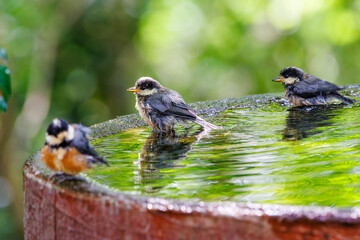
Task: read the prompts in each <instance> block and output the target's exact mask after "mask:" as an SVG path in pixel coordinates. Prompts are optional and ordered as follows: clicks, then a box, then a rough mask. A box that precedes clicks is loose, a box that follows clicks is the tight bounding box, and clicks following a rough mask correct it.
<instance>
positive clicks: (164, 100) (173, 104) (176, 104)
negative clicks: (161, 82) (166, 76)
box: [144, 89, 197, 120]
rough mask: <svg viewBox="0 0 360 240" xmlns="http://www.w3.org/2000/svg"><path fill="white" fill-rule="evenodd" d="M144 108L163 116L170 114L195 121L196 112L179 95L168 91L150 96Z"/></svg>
mask: <svg viewBox="0 0 360 240" xmlns="http://www.w3.org/2000/svg"><path fill="white" fill-rule="evenodd" d="M144 106H145V107H146V108H149V109H151V110H154V111H157V112H159V113H163V114H170V115H173V116H177V117H180V118H185V119H189V120H195V119H196V118H197V116H196V114H195V113H194V111H193V110H192V109H191V108H189V106H188V105H186V103H185V102H184V100H183V99H182V97H181V96H180V94H179V93H177V92H175V91H173V90H170V89H166V90H165V91H164V92H163V93H160V94H156V95H152V96H149V97H148V98H147V99H146V100H145V101H144Z"/></svg>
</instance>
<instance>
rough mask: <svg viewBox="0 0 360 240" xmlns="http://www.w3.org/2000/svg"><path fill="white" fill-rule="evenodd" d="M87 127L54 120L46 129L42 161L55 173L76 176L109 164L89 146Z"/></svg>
mask: <svg viewBox="0 0 360 240" xmlns="http://www.w3.org/2000/svg"><path fill="white" fill-rule="evenodd" d="M88 132H89V129H88V128H87V127H84V126H82V125H80V124H68V123H67V122H65V121H64V120H62V119H57V118H56V119H54V120H53V121H52V122H51V123H50V125H49V126H48V128H47V132H46V141H45V146H44V147H43V149H42V150H41V154H42V161H43V162H44V163H45V165H46V166H47V167H48V168H49V169H51V170H52V171H55V172H62V173H65V174H69V175H76V174H78V173H79V172H82V171H84V170H86V169H89V168H91V167H92V166H93V165H94V164H96V165H102V164H105V165H108V166H109V164H108V163H107V162H106V161H105V160H104V159H103V158H102V157H100V156H99V155H98V153H97V152H96V151H95V149H94V148H93V147H92V146H91V145H90V143H89V140H88V139H87V137H86V134H87V133H88Z"/></svg>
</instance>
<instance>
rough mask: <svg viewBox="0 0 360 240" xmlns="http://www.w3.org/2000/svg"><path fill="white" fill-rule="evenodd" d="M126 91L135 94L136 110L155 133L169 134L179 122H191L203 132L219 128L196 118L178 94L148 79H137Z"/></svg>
mask: <svg viewBox="0 0 360 240" xmlns="http://www.w3.org/2000/svg"><path fill="white" fill-rule="evenodd" d="M128 91H130V92H134V93H135V95H136V105H135V107H136V109H137V110H138V111H139V114H140V116H141V117H142V118H143V119H144V120H145V122H146V123H147V124H149V125H150V126H151V127H152V128H153V129H154V131H155V132H165V133H171V132H172V131H173V126H174V125H175V124H176V123H177V122H179V121H192V122H194V123H197V124H199V125H200V126H202V127H203V128H204V130H211V129H220V128H221V127H218V126H215V125H213V124H211V123H208V122H207V121H205V120H204V119H202V118H200V117H199V116H197V115H196V114H195V112H194V111H193V110H192V109H191V108H190V107H189V106H188V105H186V103H185V102H184V100H183V98H182V97H181V96H180V94H179V93H177V92H176V91H173V90H171V89H168V88H165V87H163V86H161V84H160V83H159V82H158V81H156V80H154V79H152V78H150V77H142V78H139V79H138V80H137V81H136V83H135V87H132V88H129V89H128Z"/></svg>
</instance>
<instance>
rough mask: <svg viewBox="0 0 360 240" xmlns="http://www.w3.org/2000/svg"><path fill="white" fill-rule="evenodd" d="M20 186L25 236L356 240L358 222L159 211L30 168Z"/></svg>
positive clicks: (359, 228) (31, 239)
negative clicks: (75, 188) (71, 186)
mask: <svg viewBox="0 0 360 240" xmlns="http://www.w3.org/2000/svg"><path fill="white" fill-rule="evenodd" d="M24 190H25V206H24V228H25V229H24V230H25V239H27V240H39V239H46V240H49V239H56V240H62V239H77V240H82V239H84V240H85V239H86V240H91V239H307V240H310V239H360V225H359V223H356V222H355V223H341V222H336V221H319V220H311V219H306V218H300V219H298V218H294V219H290V218H289V217H284V218H283V217H281V216H267V215H264V214H262V212H261V211H259V212H258V214H249V212H248V211H247V210H246V209H244V210H243V212H244V214H241V210H240V213H236V214H237V215H238V216H235V217H234V216H219V215H218V214H216V213H212V212H211V211H204V212H200V211H191V212H190V213H187V212H186V211H175V210H168V209H167V210H164V211H161V210H159V209H149V208H151V207H149V203H146V202H141V201H137V200H133V199H131V198H126V197H116V196H105V195H101V196H100V195H99V196H93V195H91V194H85V193H79V192H72V191H67V190H65V189H62V188H60V187H58V186H55V185H53V184H51V183H50V182H47V181H45V180H43V179H42V178H40V177H37V176H36V175H33V174H31V173H26V174H24ZM150 206H151V205H150ZM160 209H161V208H160ZM238 211H239V210H237V212H238ZM214 212H216V211H214ZM251 212H253V211H251ZM255 213H256V211H255Z"/></svg>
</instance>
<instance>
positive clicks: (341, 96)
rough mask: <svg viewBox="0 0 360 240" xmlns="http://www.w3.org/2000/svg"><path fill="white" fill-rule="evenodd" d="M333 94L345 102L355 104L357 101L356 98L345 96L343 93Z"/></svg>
mask: <svg viewBox="0 0 360 240" xmlns="http://www.w3.org/2000/svg"><path fill="white" fill-rule="evenodd" d="M332 96H333V97H334V98H336V99H339V100H340V101H342V102H343V103H345V104H354V103H355V102H356V100H354V99H351V98H348V97H345V96H343V95H341V94H340V93H333V94H332Z"/></svg>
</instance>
